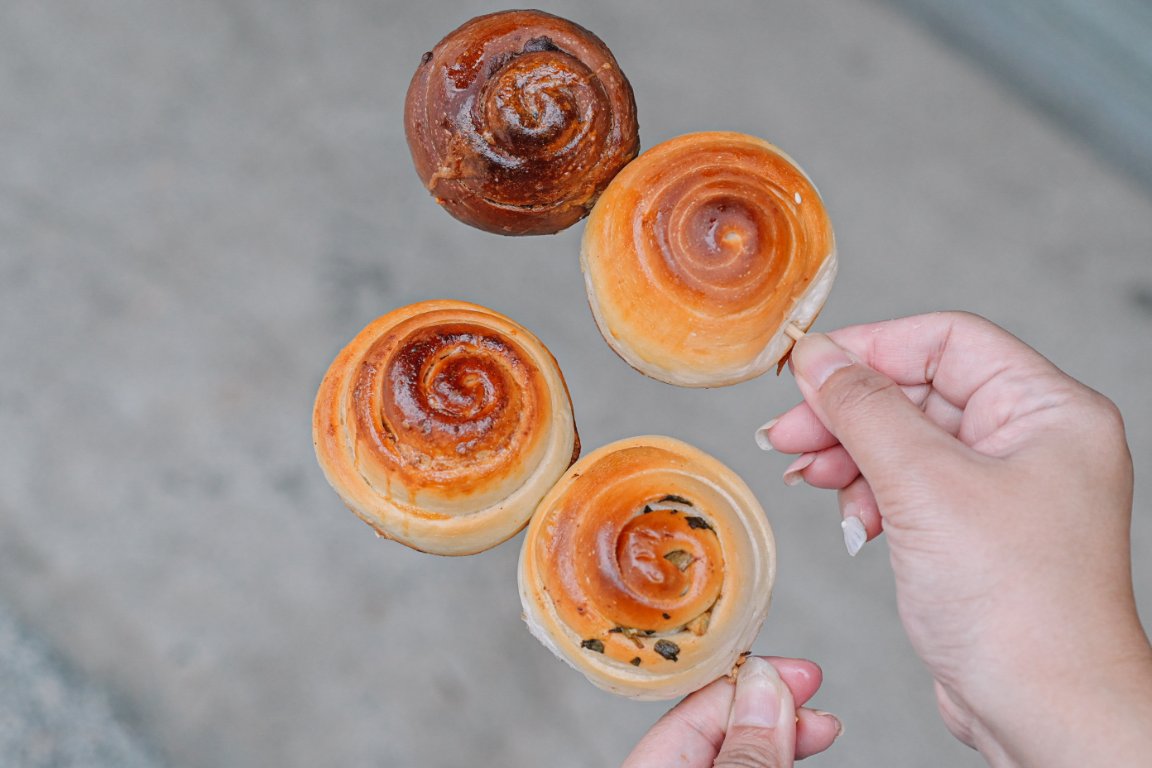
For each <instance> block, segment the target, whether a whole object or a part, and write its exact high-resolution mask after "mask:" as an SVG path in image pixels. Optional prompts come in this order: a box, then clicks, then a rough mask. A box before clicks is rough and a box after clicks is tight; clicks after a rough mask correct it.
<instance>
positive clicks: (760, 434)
mask: <svg viewBox="0 0 1152 768" xmlns="http://www.w3.org/2000/svg"><path fill="white" fill-rule="evenodd" d="M778 421H780V419H772V420H771V421H768V422H766V423H765V424H764V426H762V427H760V429H758V430H756V445H758V446H760V450H762V451H770V450H772V443H771V442H769V440H768V430H770V429H772V427H774V426H776V422H778Z"/></svg>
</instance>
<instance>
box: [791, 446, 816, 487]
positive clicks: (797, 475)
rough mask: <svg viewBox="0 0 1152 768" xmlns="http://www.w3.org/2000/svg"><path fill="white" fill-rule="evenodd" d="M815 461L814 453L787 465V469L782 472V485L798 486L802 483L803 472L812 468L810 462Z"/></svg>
mask: <svg viewBox="0 0 1152 768" xmlns="http://www.w3.org/2000/svg"><path fill="white" fill-rule="evenodd" d="M814 461H816V454H815V453H805V454H804V455H802V456H801V457H800V458H798V459H796V461H794V462H792V463H791V464H789V465H788V469H786V470H784V485H799V484H800V483H802V482H803V481H804V475H803V472H804V470H806V469H808V467H810V466H812V462H814Z"/></svg>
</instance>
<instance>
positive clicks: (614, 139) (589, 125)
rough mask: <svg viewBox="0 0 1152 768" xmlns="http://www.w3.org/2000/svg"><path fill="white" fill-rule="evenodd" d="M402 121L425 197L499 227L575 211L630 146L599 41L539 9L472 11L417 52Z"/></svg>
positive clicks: (520, 230) (624, 100) (626, 111)
mask: <svg viewBox="0 0 1152 768" xmlns="http://www.w3.org/2000/svg"><path fill="white" fill-rule="evenodd" d="M404 127H405V131H406V133H407V135H408V146H409V148H410V149H411V150H412V159H413V161H414V162H415V164H416V172H417V173H418V174H419V176H420V179H421V181H423V182H424V185H425V186H426V187H427V188H428V191H429V192H431V193H432V196H433V197H435V198H436V201H437V202H438V203H440V204H441V205H442V206H444V208H445V209H446V210H447V211H448V212H449V213H451V214H452V215H453V216H455V217H456V218H457V219H459V220H461V221H463V222H464V223H466V224H471V225H472V226H474V227H479V228H480V229H483V230H486V231H488V232H496V233H499V234H505V235H540V234H550V233H553V232H558V231H560V230H561V229H564V228H565V227H568V226H570V225H572V224H574V223H576V222H577V221H579V220H580V219H582V218H584V217H585V216H586V215H587V214H588V210H589V209H590V208H591V207H592V204H593V203H594V202H596V198H597V196H599V194H600V192H601V191H602V190H603V189H604V187H605V185H607V184H608V182H609V181H610V180H611V179H612V177H613V176H615V175H616V172H617V171H619V170H620V169H621V168H622V167H624V164H625V163H627V162H628V161H629V160H631V159H632V158H634V157H635V156H636V153H637V151H638V150H639V147H640V142H639V138H638V128H637V125H636V102H635V100H634V99H633V96H632V86H631V85H629V84H628V80H627V78H625V77H624V73H623V72H621V71H620V67H619V66H617V64H616V59H615V58H613V56H612V53H611V52H610V51H609V50H608V48H607V46H605V45H604V43H603V42H601V41H600V39H599V38H598V37H596V35H594V34H592V33H591V32H589V31H588V30H586V29H584V28H583V27H581V26H579V25H577V24H573V23H572V22H570V21H566V20H564V19H561V18H559V17H557V16H553V15H551V14H548V13H543V12H541V11H505V12H501V13H493V14H489V15H487V16H479V17H477V18H475V19H472V20H471V21H469V22H467V23H466V24H464V25H463V26H461V27H460V28H459V29H457V30H456V31H454V32H452V33H451V34H449V35H448V36H447V37H445V38H444V39H443V40H441V41H440V42H439V43H438V44H437V45H436V47H435V48H433V49H432V50H431V51H430V52H428V53H426V54H424V58H423V59H422V60H421V62H420V66H419V67H418V68H417V70H416V74H415V75H414V76H413V78H412V83H411V85H409V87H408V97H407V101H406V103H405V106H404Z"/></svg>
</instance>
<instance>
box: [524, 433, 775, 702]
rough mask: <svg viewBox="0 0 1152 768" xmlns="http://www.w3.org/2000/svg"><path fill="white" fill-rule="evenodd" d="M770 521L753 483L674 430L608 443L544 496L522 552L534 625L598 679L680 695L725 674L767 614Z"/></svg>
mask: <svg viewBox="0 0 1152 768" xmlns="http://www.w3.org/2000/svg"><path fill="white" fill-rule="evenodd" d="M775 572H776V556H775V545H774V542H773V538H772V530H771V528H770V527H769V525H768V522H767V520H766V519H765V517H764V511H763V510H762V509H761V507H760V504H759V503H758V502H757V501H756V498H755V497H754V496H753V495H752V492H751V491H750V490H749V489H748V486H747V485H745V484H744V482H743V481H742V480H741V479H740V478H739V477H738V476H737V475H736V474H735V473H734V472H732V470H730V469H728V468H727V467H725V466H724V465H723V464H721V463H720V462H718V461H717V460H716V459H714V458H712V457H711V456H708V455H707V454H705V453H703V452H701V451H700V450H698V449H696V448H693V447H692V446H690V445H687V444H685V443H682V442H680V441H678V440H673V439H672V438H668V437H637V438H632V439H629V440H621V441H620V442H617V443H613V444H611V445H607V446H605V447H603V448H600V449H599V450H596V451H594V452H592V453H591V454H590V455H588V456H586V457H585V458H583V459H582V460H580V461H578V462H577V463H576V464H575V465H573V466H572V467H571V468H570V469H569V470H568V471H567V472H566V473H565V474H564V477H562V478H561V479H560V481H559V482H558V483H557V484H556V486H555V487H554V488H553V489H552V490H551V491H549V492H548V495H547V496H545V497H544V499H543V501H542V502H541V503H540V507H539V509H538V510H537V512H536V515H535V516H534V517H533V518H532V522H531V524H530V525H529V527H528V533H527V535H526V537H525V539H524V544H523V548H522V549H521V551H520V570H519V583H520V600H521V602H522V604H523V608H524V617H525V621H526V622H527V623H528V628H529V630H531V632H532V634H533V635H535V636H536V637H537V638H538V639H539V640H540V642H542V643H543V644H544V645H545V646H547V647H548V648H549V649H551V650H552V652H553V653H555V654H556V655H557V656H559V657H560V658H561V659H563V660H564V661H566V662H567V663H568V664H570V665H572V666H573V667H574V668H576V669H577V670H579V671H580V672H583V673H584V675H586V676H587V677H588V679H589V680H590V681H592V682H593V683H595V684H596V685H597V686H599V687H601V688H604V689H605V690H608V691H611V692H613V693H618V694H621V695H624V696H630V697H633V698H637V699H668V698H674V697H677V696H683V695H684V694H687V693H689V692H691V691H694V690H696V689H698V688H700V687H702V686H704V685H706V684H707V683H709V682H711V681H712V680H715V679H716V678H718V677H720V676H721V675H724V674H726V673H728V672H729V671H730V670H731V669H732V668H733V665H734V664H735V663H736V660H737V659H738V658H739V657H740V655H741V653H742V652H743V651H746V650H748V648H749V646H750V645H751V644H752V641H753V640H754V639H755V637H756V634H757V632H758V631H759V630H760V626H761V624H762V623H763V622H764V618H765V616H766V615H767V613H768V605H769V602H770V599H771V594H772V582H773V579H774V577H775Z"/></svg>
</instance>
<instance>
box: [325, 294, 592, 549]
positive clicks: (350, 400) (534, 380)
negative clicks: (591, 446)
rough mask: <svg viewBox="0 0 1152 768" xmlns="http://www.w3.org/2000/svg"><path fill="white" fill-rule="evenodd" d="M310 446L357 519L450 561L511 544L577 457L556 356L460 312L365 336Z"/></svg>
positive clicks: (445, 305) (407, 313)
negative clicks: (540, 502) (501, 543)
mask: <svg viewBox="0 0 1152 768" xmlns="http://www.w3.org/2000/svg"><path fill="white" fill-rule="evenodd" d="M312 435H313V440H314V442H315V445H316V457H317V459H318V460H319V462H320V466H321V468H322V469H323V470H324V474H325V476H326V477H327V478H328V482H329V483H331V485H332V487H333V488H334V489H335V490H336V492H337V493H338V494H339V495H340V498H341V499H343V501H344V503H345V504H347V505H348V507H349V508H350V509H351V510H352V511H353V512H355V513H356V514H357V515H359V516H360V518H361V519H363V520H364V522H366V523H368V524H369V525H370V526H372V527H373V528H375V529H376V531H377V532H378V533H379V534H380V535H382V536H386V537H388V538H390V539H395V540H396V541H399V542H401V543H403V544H406V545H408V546H409V547H412V548H414V549H419V550H422V551H424V552H432V553H435V554H440V555H466V554H472V553H475V552H479V551H481V550H485V549H488V548H490V547H493V546H495V545H496V544H499V543H500V542H502V541H504V540H506V539H508V538H509V537H510V536H512V535H514V534H515V533H516V532H517V531H519V530H520V529H521V528H523V527H524V525H525V523H526V522H527V521H528V518H529V516H530V515H531V514H532V512H533V510H534V509H535V508H536V504H537V502H539V501H540V499H541V497H542V496H543V495H544V494H545V493H546V492H547V491H548V489H550V488H551V487H552V485H553V484H554V483H555V482H556V480H557V479H558V478H559V477H560V476H561V475H562V474H563V473H564V470H565V469H567V468H568V466H569V465H570V464H571V463H572V462H573V461H575V460H576V457H577V456H578V455H579V452H580V442H579V438H578V437H577V434H576V426H575V422H574V420H573V416H572V404H571V401H570V400H569V397H568V390H567V387H566V386H565V383H564V377H563V376H562V375H561V373H560V368H559V367H558V366H557V364H556V361H555V359H553V357H552V355H551V354H550V353H549V351H548V349H547V348H546V347H545V346H544V344H543V343H542V342H541V341H540V340H539V339H537V338H536V337H535V336H534V335H532V333H530V332H529V331H528V330H527V329H525V328H524V327H522V326H520V325H518V324H517V323H515V322H513V321H512V320H510V319H508V318H507V317H504V316H503V315H500V314H498V313H496V312H493V311H492V310H490V309H485V308H483V307H480V306H477V305H475V304H466V303H464V302H460V301H426V302H421V303H419V304H412V305H410V306H407V307H402V308H400V309H397V310H395V311H393V312H390V313H389V314H387V315H385V316H383V317H381V318H379V319H377V320H375V321H374V322H372V323H371V324H369V325H368V327H367V328H365V329H364V330H363V331H361V332H360V333H359V334H358V335H357V336H356V338H355V339H353V340H352V342H351V343H350V344H349V345H348V346H347V347H345V348H344V350H343V351H342V352H341V353H340V354H339V355H338V356H337V357H336V360H335V361H334V362H333V363H332V366H331V367H330V368H329V369H328V373H327V374H326V375H325V376H324V380H323V382H322V383H321V385H320V390H319V392H318V393H317V395H316V406H315V410H314V413H313V421H312Z"/></svg>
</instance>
